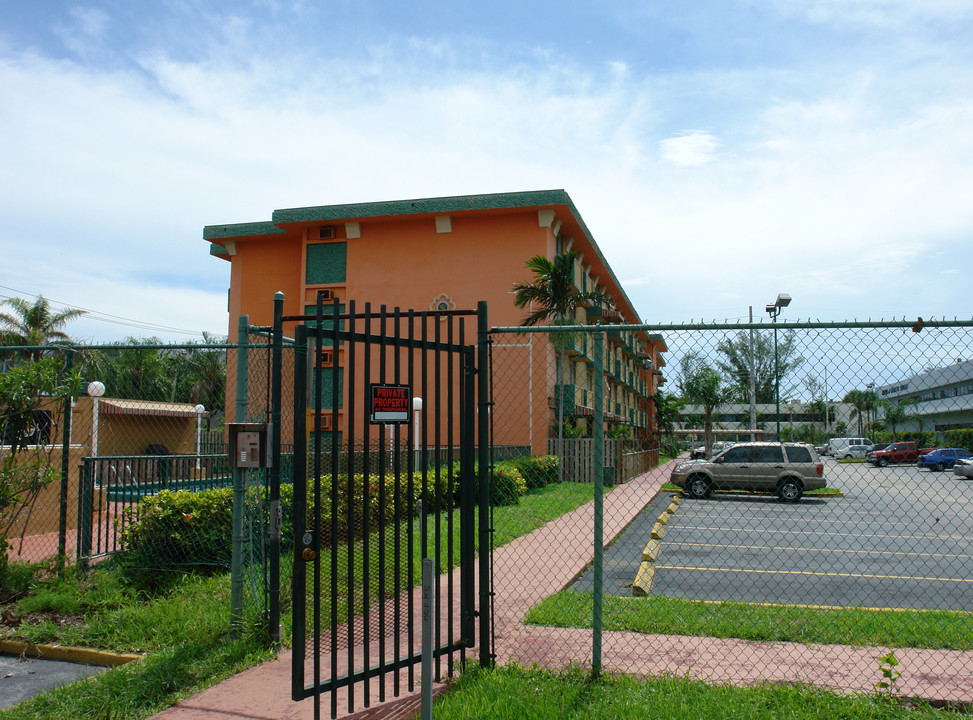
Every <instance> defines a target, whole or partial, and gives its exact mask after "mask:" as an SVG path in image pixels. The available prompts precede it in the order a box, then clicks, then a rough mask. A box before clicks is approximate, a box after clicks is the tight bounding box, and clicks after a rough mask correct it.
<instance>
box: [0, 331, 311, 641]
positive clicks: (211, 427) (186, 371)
mask: <svg viewBox="0 0 973 720" xmlns="http://www.w3.org/2000/svg"><path fill="white" fill-rule="evenodd" d="M243 336H245V337H246V338H247V342H245V343H241V344H239V345H237V344H228V343H226V342H225V340H223V341H220V342H212V341H211V339H209V338H206V340H205V341H204V342H201V343H187V344H162V343H159V342H157V341H154V340H149V341H139V342H136V341H128V342H123V343H113V344H110V345H99V346H82V345H71V346H58V347H55V348H52V347H44V348H36V349H33V350H32V349H31V348H26V349H25V348H19V347H18V348H13V347H7V348H3V347H0V358H2V359H3V374H2V376H0V377H2V380H3V386H2V388H0V390H2V393H0V400H2V401H3V414H2V424H0V430H2V432H3V442H2V446H0V461H2V463H3V465H2V467H3V476H2V484H3V487H2V490H3V492H2V493H0V497H3V498H4V500H3V503H2V506H0V521H2V525H0V530H2V531H3V536H4V537H6V538H7V541H8V542H7V547H6V553H5V559H6V561H7V562H20V563H37V562H47V561H51V560H52V559H56V558H59V557H60V558H63V561H67V562H72V561H75V562H77V563H78V564H79V565H81V566H82V567H91V566H93V565H95V564H98V563H101V562H103V561H105V560H107V559H109V558H111V559H112V561H113V562H115V563H119V564H121V565H123V566H124V567H125V568H126V571H128V572H131V573H136V574H144V573H150V572H157V571H173V570H175V571H188V570H193V569H202V570H206V571H210V570H217V571H219V570H230V569H231V565H232V554H233V553H232V550H233V548H232V538H233V521H234V517H233V503H234V498H233V490H234V488H233V480H234V471H233V468H231V467H230V465H229V462H228V452H227V425H226V423H227V422H231V421H233V420H234V419H237V416H239V418H238V419H237V421H238V422H258V423H266V422H268V421H269V420H270V384H269V379H270V373H271V341H270V338H269V333H268V332H267V330H266V329H260V328H249V327H247V326H244V335H243ZM289 355H290V353H288V352H283V353H282V356H283V361H289V362H290V364H291V365H292V364H293V359H292V358H290V357H289ZM241 365H242V370H243V372H242V373H238V372H237V369H238V368H239V367H241ZM45 373H46V374H45ZM238 386H239V387H240V388H241V389H242V390H241V392H240V394H239V395H240V397H239V400H240V401H242V402H238V398H237V392H236V388H237V387H238ZM19 398H24V400H23V401H20V400H19ZM286 420H287V421H288V423H289V418H287V419H286ZM288 458H289V455H287V447H286V446H285V447H284V453H283V454H282V460H283V462H285V463H286V462H287V460H288ZM269 473H270V470H269V469H267V468H261V469H254V470H249V471H244V472H243V473H242V491H243V494H242V497H243V498H244V502H243V504H242V505H243V516H242V521H241V526H242V530H243V550H242V561H243V562H242V573H243V588H244V593H243V596H242V602H243V608H242V610H243V612H244V614H245V616H246V617H247V618H250V619H258V620H257V621H258V622H259V619H260V618H262V617H265V616H266V613H267V608H268V593H269V587H270V578H269V567H270V565H271V562H270V550H269V535H270V533H269V527H270V523H271V522H272V521H273V520H274V518H272V516H271V510H270V506H269ZM26 476H31V477H32V478H33V480H31V481H25V480H24V479H23V478H24V477H26ZM63 561H62V562H63Z"/></svg>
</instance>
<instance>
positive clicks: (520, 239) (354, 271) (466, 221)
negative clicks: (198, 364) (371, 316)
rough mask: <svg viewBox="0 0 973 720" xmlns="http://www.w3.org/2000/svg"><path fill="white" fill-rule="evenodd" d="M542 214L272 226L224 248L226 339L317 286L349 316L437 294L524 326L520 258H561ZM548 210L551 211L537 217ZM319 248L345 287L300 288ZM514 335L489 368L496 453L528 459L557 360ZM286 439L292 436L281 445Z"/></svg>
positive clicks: (580, 235) (417, 305)
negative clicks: (328, 253) (335, 254)
mask: <svg viewBox="0 0 973 720" xmlns="http://www.w3.org/2000/svg"><path fill="white" fill-rule="evenodd" d="M538 211H539V208H538V207H521V208H514V209H477V210H469V211H459V212H452V213H450V214H449V215H448V217H449V225H450V226H451V227H449V231H448V232H437V222H436V215H435V214H432V213H429V214H405V215H393V216H385V217H351V218H346V219H334V220H329V221H327V222H321V221H316V222H311V221H308V222H294V223H288V224H281V223H278V227H279V228H282V229H283V230H284V231H285V232H284V233H278V234H271V235H254V236H249V237H237V238H234V239H233V240H232V242H231V243H230V244H231V246H232V248H233V253H231V254H230V255H228V256H224V257H226V258H227V259H229V260H230V262H231V268H232V269H231V288H230V296H229V310H230V322H229V325H230V327H229V334H230V337H231V339H233V340H235V338H236V328H237V322H238V317H239V315H241V314H246V315H248V316H249V320H250V323H251V324H260V325H270V324H271V323H272V321H273V296H274V293H275V292H277V291H281V292H283V293H284V296H285V301H284V314H285V316H288V315H300V314H303V312H304V307H305V305H311V304H313V303H314V301H315V298H316V294H317V292H318V290H319V289H323V288H327V289H330V290H333V291H334V293H335V294H336V295H337V297H338V298H340V301H341V302H342V303H343V304H345V305H346V311H347V304H348V303H349V301H354V302H355V303H356V311H357V312H362V311H363V310H364V305H365V303H371V306H372V310H373V311H378V310H379V308H380V306H382V305H384V306H386V307H387V308H388V309H390V310H391V309H392V308H395V307H399V308H402V309H405V310H407V309H415V310H419V311H422V310H428V309H430V305H431V303H432V302H433V301H434V299H436V298H438V297H440V296H442V295H445V296H447V297H448V298H450V299H451V300H452V302H453V303H455V308H456V309H467V310H469V309H475V308H476V305H477V303H478V302H479V301H486V302H487V305H488V313H489V323H490V325H491V326H517V325H520V324H521V322H522V321H523V318H524V315H525V312H524V311H523V310H520V309H518V308H516V307H515V306H514V303H513V293H512V287H513V285H514V283H515V282H517V281H528V280H530V279H532V276H531V273H530V271H528V270H527V269H526V268H525V266H524V264H525V261H526V260H527V259H528V258H530V257H532V256H534V255H544V256H546V257H548V258H553V257H554V255H555V254H556V252H557V240H556V237H555V234H554V230H553V229H552V227H551V223H545V222H542V221H541V218H540V216H539V212H538ZM554 211H555V212H556V220H557V225H560V228H561V234H562V236H563V237H570V238H572V239H573V243H574V244H573V245H572V249H573V250H577V251H579V252H581V253H582V255H583V256H584V263H585V264H586V265H590V266H591V274H592V275H593V276H595V277H597V278H598V281H599V282H600V283H601V286H602V288H603V289H605V290H607V291H608V292H609V293H611V294H613V295H615V296H616V298H617V301H618V302H619V304H620V305H623V304H624V303H623V302H622V298H623V297H624V296H623V295H622V294H621V292H620V289H619V288H617V287H616V286H615V285H614V283H613V282H612V281H611V276H610V273H609V272H608V271H607V270H606V268H605V267H604V266H603V265H602V264H601V260H600V256H599V255H598V253H597V252H596V251H595V250H594V249H593V247H592V246H591V244H590V243H589V241H588V240H587V238H586V234H585V231H584V230H583V229H582V227H581V224H580V221H579V219H578V218H575V217H573V215H572V214H571V212H570V211H568V210H567V208H566V207H561V206H559V207H556V208H554ZM549 212H550V209H546V210H545V213H549ZM441 217H442V216H441ZM346 223H354V224H355V225H354V226H353V228H352V235H354V232H355V230H356V229H360V237H348V233H347V232H346ZM322 225H328V226H330V227H333V228H334V230H335V237H334V238H333V239H330V240H321V239H320V236H319V228H320V227H321V226H322ZM319 242H341V243H347V265H346V274H345V280H344V281H343V282H336V283H330V284H327V285H307V284H305V258H306V248H307V246H308V245H310V244H315V243H319ZM625 307H626V309H627V311H626V315H629V316H631V317H627V319H628V320H629V321H636V320H637V318H636V317H634V313H633V312H632V311H631V309H630V308H627V305H625ZM290 327H293V326H292V325H291V326H290ZM468 327H469V328H470V330H468V335H467V342H473V341H475V320H474V319H472V318H471V319H470V325H469V326H468ZM287 333H288V329H286V328H285V334H287ZM510 338H511V340H510V342H511V343H519V344H521V346H522V347H521V348H520V349H517V350H510V352H509V353H507V354H506V355H505V358H506V359H504V360H502V362H505V363H506V365H504V366H503V367H502V368H495V370H499V372H495V377H496V378H497V382H495V383H494V392H495V394H496V395H497V398H496V400H497V403H496V406H495V409H494V412H495V413H496V414H495V416H494V432H495V437H494V441H495V443H496V444H498V445H504V444H517V445H524V444H531V445H532V446H533V447H534V451H535V452H543V451H544V449H545V447H546V445H545V443H546V437H547V433H548V428H549V425H550V423H551V417H552V416H551V414H550V413H551V411H550V406H549V398H550V396H551V388H552V386H553V384H554V364H555V363H554V353H553V351H552V348H551V346H550V344H549V343H547V341H546V340H545V339H544V338H543V337H541V336H532V337H530V338H528V336H526V335H518V336H510ZM514 338H515V339H514ZM504 339H505V340H506V338H504ZM346 352H347V348H345V349H343V350H341V351H340V353H339V357H338V362H339V364H341V365H343V366H346V365H347V358H346ZM362 370H363V360H362V359H361V358H359V359H358V362H357V367H356V372H357V373H359V374H360V373H361V371H362ZM288 382H289V378H285V384H286V383H288ZM234 386H235V359H234V358H233V354H232V353H231V359H230V368H229V377H228V388H227V389H228V392H227V397H228V398H233V397H235V387H234ZM344 391H345V398H344V402H343V409H342V412H341V416H340V417H339V429H341V430H344V419H343V418H344V414H345V412H346V411H347V409H348V407H349V400H348V397H347V394H348V387H347V384H346V386H345V388H344ZM427 392H432V391H431V390H427ZM251 393H253V390H251ZM258 394H260V393H259V392H258ZM413 394H414V395H418V394H419V393H418V390H417V389H414V390H413ZM356 400H357V402H356V406H357V407H360V408H362V410H361V411H360V412H364V402H363V399H360V398H358V399H356ZM228 406H229V407H228V408H227V417H228V418H232V417H233V407H232V403H228ZM500 415H502V416H503V417H500ZM286 426H287V423H284V427H286ZM283 441H284V442H285V443H287V442H289V441H290V439H289V438H286V437H285V438H283Z"/></svg>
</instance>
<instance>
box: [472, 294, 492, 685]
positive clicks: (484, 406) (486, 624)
mask: <svg viewBox="0 0 973 720" xmlns="http://www.w3.org/2000/svg"><path fill="white" fill-rule="evenodd" d="M476 315H477V333H476V335H477V337H476V342H477V362H476V365H477V407H478V408H479V413H478V414H477V418H476V421H477V426H478V427H477V430H476V446H477V468H476V473H477V483H478V484H477V488H478V489H479V498H478V500H477V504H478V506H479V511H478V518H477V522H478V526H477V530H478V533H479V553H478V554H477V558H478V561H479V562H478V565H479V571H480V572H479V574H480V578H479V581H480V667H490V666H491V665H492V664H493V653H492V652H491V651H492V648H493V644H492V642H491V640H492V637H491V636H492V634H493V628H492V627H491V622H490V620H491V618H492V617H493V611H492V603H493V593H492V590H493V588H492V586H491V582H490V577H491V570H490V557H491V555H490V553H491V552H492V547H491V545H492V542H493V540H492V538H491V536H490V532H491V527H490V474H491V473H490V470H491V468H490V417H489V411H490V378H489V372H488V370H487V368H488V367H489V364H488V360H489V356H488V351H487V343H488V342H489V327H490V326H489V324H488V323H487V304H486V303H485V302H483V301H480V302H479V303H477V306H476Z"/></svg>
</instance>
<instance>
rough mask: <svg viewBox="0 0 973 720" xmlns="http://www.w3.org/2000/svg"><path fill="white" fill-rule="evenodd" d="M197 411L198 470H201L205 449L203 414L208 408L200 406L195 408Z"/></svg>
mask: <svg viewBox="0 0 973 720" xmlns="http://www.w3.org/2000/svg"><path fill="white" fill-rule="evenodd" d="M193 410H195V411H196V469H197V470H199V469H200V461H199V460H200V458H199V456H200V455H202V449H203V443H202V440H203V413H204V412H206V408H205V407H204V406H203V405H202V404H200V405H197V406H196V407H194V408H193Z"/></svg>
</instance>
